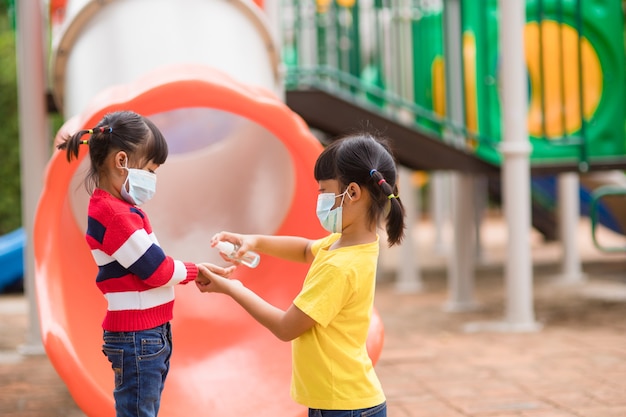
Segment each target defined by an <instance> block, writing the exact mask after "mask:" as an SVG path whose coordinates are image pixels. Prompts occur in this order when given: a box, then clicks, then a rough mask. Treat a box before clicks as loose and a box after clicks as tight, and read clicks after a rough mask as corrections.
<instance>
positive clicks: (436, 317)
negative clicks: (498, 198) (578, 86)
mask: <svg viewBox="0 0 626 417" xmlns="http://www.w3.org/2000/svg"><path fill="white" fill-rule="evenodd" d="M418 229H419V230H418V238H416V241H417V244H418V246H419V251H420V252H419V253H420V256H419V259H418V262H420V267H421V268H420V270H421V273H420V275H421V276H420V278H421V280H420V282H421V284H422V289H421V290H420V291H419V292H415V293H402V292H399V291H397V290H396V286H395V283H394V279H393V274H391V273H390V272H389V271H390V270H391V268H390V265H393V264H395V263H396V262H397V256H398V254H397V253H394V252H387V253H385V254H384V255H383V262H382V264H383V268H382V269H383V273H382V275H381V279H380V283H379V288H378V293H377V299H376V306H377V308H378V310H379V312H380V315H381V317H382V319H383V322H384V324H385V347H384V349H383V353H382V356H381V359H380V361H379V362H378V364H377V366H376V368H377V372H378V374H379V377H380V378H381V380H382V383H383V386H384V389H385V392H386V394H387V397H388V404H389V416H392V417H435V416H436V417H483V416H484V417H624V416H626V319H625V318H626V274H625V271H626V255H612V256H607V255H603V254H600V253H599V252H598V251H597V250H595V249H594V248H593V247H592V246H591V244H590V242H589V239H588V237H589V232H588V230H589V229H588V224H586V223H584V222H582V223H581V229H580V234H579V236H580V239H581V243H580V246H581V252H580V254H581V259H582V261H583V272H584V273H585V282H584V283H581V284H577V285H563V284H562V283H559V282H560V281H559V278H560V277H559V275H560V272H561V266H560V264H559V262H558V259H559V258H560V253H561V247H560V245H559V244H558V243H545V242H543V241H541V239H540V238H538V237H537V236H533V238H532V248H533V252H532V253H533V264H534V269H533V272H534V273H533V276H534V281H535V285H534V288H535V298H534V309H533V310H534V313H535V317H536V320H537V322H538V323H540V324H541V330H539V331H535V332H524V333H515V332H498V331H480V332H468V331H467V329H468V328H470V327H472V325H473V324H476V323H498V322H502V321H503V318H504V311H505V296H504V294H505V285H504V279H503V276H504V273H503V262H504V259H505V257H506V249H505V246H506V245H505V242H506V233H505V228H504V227H503V225H502V223H501V221H498V220H497V219H495V220H493V221H490V222H489V223H488V224H487V225H486V232H485V233H483V237H482V240H483V242H484V245H483V252H482V259H483V261H482V262H481V263H480V264H479V265H478V266H477V268H476V282H475V292H474V295H475V301H476V302H477V303H478V308H477V309H476V310H474V311H469V312H460V313H459V312H458V313H448V312H445V311H444V308H443V307H444V305H445V304H446V301H447V297H448V294H447V289H446V272H445V271H446V268H445V261H444V257H443V256H441V255H440V254H437V253H435V252H434V251H433V250H432V249H431V248H432V246H433V244H432V241H433V231H432V229H430V228H429V225H427V224H426V225H422V224H420V225H419V226H418ZM26 311H27V305H26V300H25V299H24V297H23V296H21V295H19V294H18V295H2V296H0V416H3V417H17V416H20V417H84V416H83V414H82V413H81V412H80V410H79V409H78V408H77V407H76V405H75V404H74V402H73V400H72V398H71V397H70V395H69V394H68V392H67V389H66V388H65V386H64V385H63V382H62V381H61V380H60V378H59V377H58V376H57V375H56V373H55V371H54V369H53V368H52V366H51V365H50V363H49V361H48V359H47V358H46V357H45V356H23V355H20V354H19V346H20V345H22V344H23V343H24V338H25V334H26V328H27V325H28V323H27V314H26ZM207 415H210V413H207Z"/></svg>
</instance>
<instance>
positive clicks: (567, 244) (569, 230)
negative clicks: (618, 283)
mask: <svg viewBox="0 0 626 417" xmlns="http://www.w3.org/2000/svg"><path fill="white" fill-rule="evenodd" d="M557 178H558V208H559V234H560V239H561V246H562V248H563V260H562V265H561V277H560V280H559V283H561V284H580V283H583V282H584V281H585V274H584V273H583V271H582V265H581V260H580V250H579V247H578V233H577V232H578V221H579V220H580V214H579V213H580V195H579V189H580V181H579V178H578V174H577V173H575V172H568V173H565V174H560V175H559V176H558V177H557Z"/></svg>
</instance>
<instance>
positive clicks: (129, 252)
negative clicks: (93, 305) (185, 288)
mask: <svg viewBox="0 0 626 417" xmlns="http://www.w3.org/2000/svg"><path fill="white" fill-rule="evenodd" d="M144 216H145V215H144ZM148 227H149V226H148ZM102 250H103V251H104V252H105V253H106V255H108V256H110V257H111V258H113V260H114V262H116V263H118V264H119V265H120V266H121V267H122V268H124V269H126V270H128V271H129V272H130V273H132V274H133V275H136V276H137V277H139V279H141V281H142V282H143V283H144V284H145V285H147V286H149V287H162V286H173V285H176V284H186V283H188V282H190V281H192V280H194V279H195V278H196V277H197V276H198V268H197V267H196V265H195V264H193V263H191V262H183V261H179V260H175V259H173V258H172V257H170V256H167V255H166V254H165V252H164V251H163V249H162V248H161V247H160V246H159V245H158V243H157V240H156V238H155V237H154V236H153V234H152V233H150V234H149V233H148V231H146V229H145V228H144V217H143V216H142V215H140V214H139V213H132V212H131V213H129V214H117V215H115V218H113V219H112V220H111V222H109V227H108V228H107V229H106V233H105V234H104V238H103V241H102Z"/></svg>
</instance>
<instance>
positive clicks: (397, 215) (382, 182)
mask: <svg viewBox="0 0 626 417" xmlns="http://www.w3.org/2000/svg"><path fill="white" fill-rule="evenodd" d="M370 177H371V178H372V180H373V181H374V182H375V183H376V186H377V187H379V188H380V191H381V192H380V193H375V194H373V195H378V196H380V197H379V200H381V201H382V202H381V203H380V204H384V205H385V206H386V208H387V210H386V211H387V216H386V218H385V226H386V227H385V229H386V231H387V243H389V246H393V245H397V244H400V243H401V242H402V239H403V238H404V228H405V225H404V217H405V210H404V205H403V204H402V201H401V200H400V196H399V195H398V187H397V185H395V184H394V185H393V186H392V185H391V184H389V183H388V182H387V180H386V179H385V177H383V175H382V174H381V173H380V172H379V171H378V170H376V169H372V170H371V171H370Z"/></svg>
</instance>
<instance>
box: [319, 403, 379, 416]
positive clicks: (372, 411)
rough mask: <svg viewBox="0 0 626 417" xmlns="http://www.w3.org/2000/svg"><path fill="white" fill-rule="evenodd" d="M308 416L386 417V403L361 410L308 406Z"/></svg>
mask: <svg viewBox="0 0 626 417" xmlns="http://www.w3.org/2000/svg"><path fill="white" fill-rule="evenodd" d="M309 417H387V403H382V404H380V405H377V406H375V407H371V408H364V409H362V410H316V409H314V408H309Z"/></svg>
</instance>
